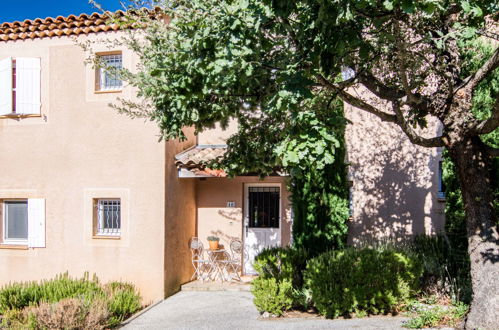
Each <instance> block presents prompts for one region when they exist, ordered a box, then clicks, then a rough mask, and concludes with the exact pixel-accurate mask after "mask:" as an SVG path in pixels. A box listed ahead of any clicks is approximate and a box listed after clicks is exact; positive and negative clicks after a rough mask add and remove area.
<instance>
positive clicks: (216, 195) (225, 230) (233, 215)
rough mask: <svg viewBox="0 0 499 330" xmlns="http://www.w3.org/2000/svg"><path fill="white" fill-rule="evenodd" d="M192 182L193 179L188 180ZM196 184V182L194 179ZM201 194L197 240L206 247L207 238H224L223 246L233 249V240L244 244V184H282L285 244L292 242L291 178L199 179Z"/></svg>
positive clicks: (283, 242) (198, 184) (283, 237)
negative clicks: (289, 190) (229, 203)
mask: <svg viewBox="0 0 499 330" xmlns="http://www.w3.org/2000/svg"><path fill="white" fill-rule="evenodd" d="M185 180H189V179H185ZM191 180H192V179H191ZM195 180H196V190H197V196H196V197H197V198H196V200H197V214H198V217H197V221H198V224H197V236H198V237H199V238H200V239H201V241H202V242H203V244H204V246H205V247H208V241H207V240H206V238H207V237H208V236H211V235H215V236H218V237H220V244H223V245H224V246H225V247H227V248H228V247H229V243H230V241H231V239H233V238H238V239H241V240H243V217H244V199H243V198H244V184H246V183H262V184H264V183H271V182H272V183H280V184H281V218H282V220H281V224H282V226H281V244H282V245H289V244H290V240H291V221H292V219H291V203H290V200H289V192H288V190H287V188H286V187H287V181H288V178H285V177H267V178H266V179H264V180H259V179H258V177H250V176H241V177H236V178H233V179H230V178H206V179H195ZM227 202H235V207H227Z"/></svg>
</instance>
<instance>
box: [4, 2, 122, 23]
mask: <svg viewBox="0 0 499 330" xmlns="http://www.w3.org/2000/svg"><path fill="white" fill-rule="evenodd" d="M0 1H1V4H2V6H1V9H0V22H12V21H23V20H25V19H34V18H38V17H40V18H45V17H49V16H50V17H56V16H59V15H63V16H68V15H70V14H75V15H79V14H81V13H86V14H89V13H93V12H95V11H97V10H96V9H95V7H93V6H92V5H91V4H89V3H88V0H0ZM97 2H98V3H100V4H101V5H102V7H103V8H104V9H106V10H117V9H122V6H121V4H120V2H125V3H127V1H120V0H98V1H97Z"/></svg>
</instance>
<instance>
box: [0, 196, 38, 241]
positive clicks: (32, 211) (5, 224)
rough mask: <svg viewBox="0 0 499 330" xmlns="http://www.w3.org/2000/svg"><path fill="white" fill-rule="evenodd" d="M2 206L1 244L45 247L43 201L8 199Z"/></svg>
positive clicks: (35, 199)
mask: <svg viewBox="0 0 499 330" xmlns="http://www.w3.org/2000/svg"><path fill="white" fill-rule="evenodd" d="M2 204H3V209H2V211H3V221H2V232H3V237H2V244H6V245H26V246H28V247H32V248H41V247H45V199H43V198H30V199H9V200H3V201H2Z"/></svg>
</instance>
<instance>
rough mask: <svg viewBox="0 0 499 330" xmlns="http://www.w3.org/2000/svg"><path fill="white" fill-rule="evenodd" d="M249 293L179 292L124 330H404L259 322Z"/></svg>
mask: <svg viewBox="0 0 499 330" xmlns="http://www.w3.org/2000/svg"><path fill="white" fill-rule="evenodd" d="M252 300H253V296H252V295H251V293H250V292H233V291H218V292H217V291H182V292H179V293H177V294H176V295H174V296H172V297H170V298H168V299H166V300H165V301H163V302H161V303H160V304H158V305H156V306H154V307H153V308H151V309H150V310H148V311H147V312H145V313H144V314H142V315H140V316H139V317H138V318H136V319H134V320H133V321H132V322H130V323H129V324H127V325H126V326H125V327H124V329H172V330H177V329H179V330H180V329H194V330H198V329H203V330H204V329H213V330H224V329H237V330H239V329H286V330H292V329H301V330H303V329H332V328H334V329H403V328H402V327H401V325H402V321H404V320H406V318H403V317H370V318H364V319H350V320H341V319H340V320H325V319H322V318H318V317H311V318H277V319H272V318H271V319H260V318H259V316H260V315H259V313H258V312H257V310H256V308H255V306H254V305H253V302H252Z"/></svg>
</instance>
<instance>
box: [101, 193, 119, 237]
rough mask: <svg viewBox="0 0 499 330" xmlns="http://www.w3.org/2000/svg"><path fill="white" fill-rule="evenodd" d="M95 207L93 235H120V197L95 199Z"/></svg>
mask: <svg viewBox="0 0 499 330" xmlns="http://www.w3.org/2000/svg"><path fill="white" fill-rule="evenodd" d="M95 208H96V211H95V235H97V236H120V234H121V201H120V199H97V200H95Z"/></svg>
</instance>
